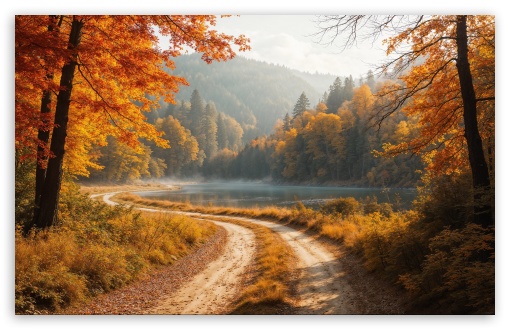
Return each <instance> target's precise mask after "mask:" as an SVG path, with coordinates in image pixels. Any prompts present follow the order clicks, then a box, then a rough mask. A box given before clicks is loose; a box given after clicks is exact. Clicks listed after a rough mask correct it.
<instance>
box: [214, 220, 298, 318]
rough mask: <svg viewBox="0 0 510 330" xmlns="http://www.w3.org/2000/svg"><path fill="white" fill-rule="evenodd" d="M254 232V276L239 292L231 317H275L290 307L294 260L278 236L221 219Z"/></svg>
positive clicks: (268, 230)
mask: <svg viewBox="0 0 510 330" xmlns="http://www.w3.org/2000/svg"><path fill="white" fill-rule="evenodd" d="M220 221H225V222H230V223H234V224H237V225H240V226H243V227H246V228H249V229H251V230H252V231H253V233H254V234H255V237H256V241H257V252H256V256H255V269H254V270H253V272H254V276H253V278H252V279H251V280H250V281H249V285H248V286H247V287H245V288H244V289H243V290H242V293H241V298H240V299H239V301H238V302H237V303H236V305H235V308H234V309H233V311H232V312H231V313H230V314H251V315H253V314H255V315H263V314H275V312H277V311H278V310H280V309H283V310H286V308H287V307H289V306H290V299H292V298H291V295H292V292H291V283H290V281H291V272H292V269H293V268H294V267H293V265H294V264H295V263H296V257H295V255H294V253H293V252H292V249H291V248H290V246H289V245H288V244H287V243H286V242H285V241H284V240H283V239H282V238H281V237H280V235H279V234H277V233H275V232H273V231H271V230H270V229H269V228H267V227H264V226H261V225H257V224H253V223H250V222H247V221H241V220H232V219H228V218H221V219H220Z"/></svg>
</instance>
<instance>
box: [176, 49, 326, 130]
mask: <svg viewBox="0 0 510 330" xmlns="http://www.w3.org/2000/svg"><path fill="white" fill-rule="evenodd" d="M175 64H176V69H175V70H174V71H173V72H172V74H174V75H179V76H183V77H185V78H186V80H187V81H188V82H189V84H190V85H189V86H182V87H181V89H180V91H179V93H178V94H177V96H176V98H177V100H184V101H189V99H190V97H191V93H192V92H193V90H194V89H197V90H198V91H199V92H200V95H201V96H202V97H203V99H204V100H205V101H207V102H209V101H212V102H214V104H215V105H216V109H217V110H218V111H220V112H224V113H226V114H228V115H230V116H232V117H233V118H235V119H236V120H237V121H238V122H239V123H241V125H242V126H243V129H244V130H245V136H246V135H248V136H251V137H255V136H257V135H260V134H269V133H271V132H272V130H273V126H274V124H275V123H276V120H277V119H279V118H283V117H284V116H285V114H286V113H287V112H288V113H292V109H293V107H294V105H295V104H296V101H297V100H298V98H299V96H300V95H301V93H302V92H304V93H305V94H306V96H307V97H308V99H309V100H310V103H311V106H312V107H314V106H315V105H316V104H317V103H318V102H319V100H320V99H321V98H322V96H323V94H324V92H325V91H327V90H328V88H329V85H331V84H332V83H333V81H334V79H335V78H336V77H335V76H332V75H324V74H311V73H302V72H299V71H295V70H291V69H289V68H286V67H284V66H279V65H274V64H269V63H266V62H260V61H255V60H250V59H246V58H243V57H236V58H234V59H233V60H230V61H227V62H213V63H212V64H209V65H208V64H206V63H205V62H203V61H202V60H201V59H200V55H198V54H192V55H185V56H180V57H177V58H175Z"/></svg>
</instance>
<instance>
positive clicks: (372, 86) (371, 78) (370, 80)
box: [366, 70, 375, 93]
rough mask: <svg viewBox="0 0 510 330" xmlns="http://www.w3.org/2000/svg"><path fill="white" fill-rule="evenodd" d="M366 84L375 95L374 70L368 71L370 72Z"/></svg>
mask: <svg viewBox="0 0 510 330" xmlns="http://www.w3.org/2000/svg"><path fill="white" fill-rule="evenodd" d="M366 84H367V85H368V87H370V90H371V91H372V93H373V92H374V91H375V78H374V73H373V72H372V70H368V72H367V81H366Z"/></svg>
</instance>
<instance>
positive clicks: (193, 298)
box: [147, 221, 255, 315]
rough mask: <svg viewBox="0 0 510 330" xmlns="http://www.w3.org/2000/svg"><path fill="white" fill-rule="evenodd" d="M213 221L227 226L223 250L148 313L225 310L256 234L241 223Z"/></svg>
mask: <svg viewBox="0 0 510 330" xmlns="http://www.w3.org/2000/svg"><path fill="white" fill-rule="evenodd" d="M213 222H214V223H216V224H217V225H218V226H222V227H223V228H225V229H226V230H227V235H228V236H227V245H226V247H225V252H224V254H223V255H222V256H221V257H219V258H218V259H216V260H215V261H213V262H211V263H210V264H209V265H208V266H207V267H206V269H205V270H204V271H203V272H202V273H200V274H198V275H197V276H195V277H194V278H193V279H192V280H191V281H190V282H188V283H186V284H185V285H183V286H182V287H181V288H180V289H179V290H178V291H177V292H175V293H174V294H172V295H171V296H168V297H166V298H164V299H162V300H161V301H159V302H158V304H157V307H156V308H153V309H151V310H149V311H147V314H202V315H203V314H226V313H228V310H227V308H228V306H229V305H230V303H231V302H232V301H233V300H234V299H235V298H236V297H237V294H238V292H239V291H240V290H239V288H238V286H239V278H240V277H241V275H242V274H243V273H244V272H245V269H246V267H247V266H248V265H249V264H250V262H252V260H253V256H254V253H255V235H254V234H253V233H252V232H251V230H249V229H247V228H244V227H242V226H238V225H234V224H230V223H226V222H219V221H213Z"/></svg>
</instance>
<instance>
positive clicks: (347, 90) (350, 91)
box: [340, 76, 354, 105]
mask: <svg viewBox="0 0 510 330" xmlns="http://www.w3.org/2000/svg"><path fill="white" fill-rule="evenodd" d="M342 94H343V100H342V103H343V101H349V100H351V99H352V96H353V95H354V79H352V76H349V77H346V78H345V80H344V88H343V93H342ZM340 105H342V104H340Z"/></svg>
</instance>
